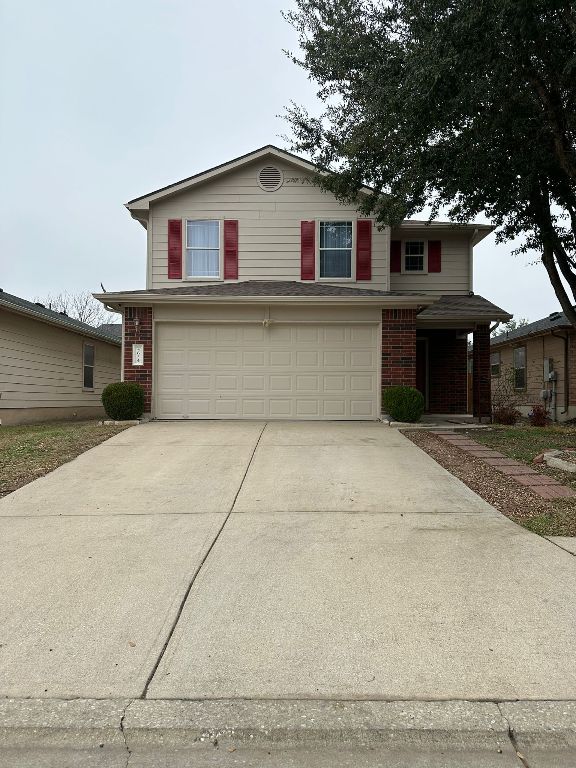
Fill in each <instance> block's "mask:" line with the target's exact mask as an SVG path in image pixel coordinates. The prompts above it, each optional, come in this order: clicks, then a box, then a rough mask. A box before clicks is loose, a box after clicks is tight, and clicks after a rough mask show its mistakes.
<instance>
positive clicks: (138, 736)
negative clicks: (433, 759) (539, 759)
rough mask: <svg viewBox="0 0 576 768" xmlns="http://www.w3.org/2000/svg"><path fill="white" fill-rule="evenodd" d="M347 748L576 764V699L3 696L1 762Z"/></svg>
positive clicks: (120, 760)
mask: <svg viewBox="0 0 576 768" xmlns="http://www.w3.org/2000/svg"><path fill="white" fill-rule="evenodd" d="M339 749H340V750H343V752H345V753H346V754H347V755H348V756H350V755H351V756H352V757H350V759H351V760H352V762H351V763H350V764H351V765H353V764H354V759H353V757H354V755H355V754H358V756H359V758H360V756H362V755H364V756H366V755H367V754H369V753H370V751H374V750H376V751H382V750H384V751H386V750H389V751H390V752H391V753H394V754H405V753H406V752H407V751H409V752H410V754H414V755H418V754H420V755H424V754H426V755H434V754H437V755H438V756H440V755H442V754H445V753H446V752H449V753H450V754H452V755H456V756H457V755H461V758H460V759H461V760H462V761H463V762H462V763H461V764H462V765H464V762H465V761H464V757H465V756H466V760H468V759H470V755H471V754H476V755H478V756H480V755H482V756H484V755H491V756H492V757H491V758H490V762H481V761H480V762H478V763H471V764H474V765H476V764H477V765H492V764H493V763H492V759H493V758H496V757H497V756H499V757H500V760H507V762H504V763H502V765H512V764H514V765H516V760H517V752H516V750H518V751H520V750H521V751H522V753H523V755H524V757H526V759H527V761H528V764H530V763H529V756H530V754H531V750H536V752H538V753H541V752H543V753H545V752H546V751H554V753H555V754H557V755H560V756H561V759H562V760H565V764H566V765H567V766H568V765H572V764H576V759H575V758H574V755H576V702H574V701H571V702H502V703H492V702H471V701H432V702H418V701H395V702H382V701H281V700H277V701H244V700H226V701H224V700H220V701H177V700H174V701H171V700H141V699H136V700H129V699H115V700H81V699H76V700H71V701H64V700H54V699H40V700H38V699H25V700H23V699H5V700H3V701H0V764H4V763H2V759H6V758H7V757H9V758H10V765H14V766H19V765H22V766H25V765H31V764H32V763H30V762H29V760H30V759H31V756H35V757H38V756H40V757H41V760H40V762H39V763H38V765H42V766H44V765H46V766H52V765H56V764H59V765H64V764H65V765H66V766H76V765H78V766H85V765H92V761H95V762H94V764H95V765H96V764H98V765H99V766H101V765H106V766H112V767H113V768H114V767H115V766H117V765H118V766H124V765H126V764H127V762H128V758H130V759H129V764H130V766H133V765H134V766H136V765H138V764H141V765H145V764H146V765H148V763H147V762H146V760H145V757H146V755H148V756H149V757H150V756H152V755H154V754H155V755H156V757H157V758H159V756H160V755H164V754H173V755H185V756H186V755H187V757H184V758H183V759H185V760H189V757H190V750H193V751H194V753H195V754H197V755H198V756H200V755H202V754H204V753H206V754H208V753H210V754H211V755H212V756H213V757H214V763H212V762H211V761H212V758H210V760H209V764H210V765H212V764H214V765H216V754H215V753H216V752H219V754H220V755H221V759H222V760H224V757H226V756H227V757H226V760H229V757H230V754H231V753H236V758H238V759H240V758H241V756H242V755H243V754H245V753H246V754H248V753H249V754H253V753H254V752H258V751H260V750H262V754H264V755H270V754H272V755H274V754H278V753H280V752H281V751H288V752H292V754H294V755H296V754H298V755H300V756H302V755H306V754H309V755H312V754H315V755H320V754H323V753H324V752H332V750H339ZM374 754H376V753H374ZM380 754H381V752H380ZM3 756H4V757H3ZM138 756H142V760H143V762H142V763H139V762H138V760H137V758H138ZM64 758H65V760H64ZM53 759H57V763H54V762H53ZM154 759H156V758H154ZM219 759H220V758H219ZM299 759H301V758H299ZM559 759H560V758H559ZM511 761H513V762H511ZM162 764H163V765H165V766H168V765H171V763H167V762H165V761H163V762H162ZM176 764H178V765H180V763H176V762H175V763H174V765H176ZM183 764H185V765H188V763H187V762H184V763H183ZM203 764H204V763H203ZM206 764H207V765H208V762H207V763H206ZM219 764H220V763H218V765H219ZM226 764H228V763H226ZM250 764H252V763H250ZM255 764H259V763H255ZM262 764H265V763H262ZM270 764H271V763H270ZM312 764H314V765H316V764H318V765H320V763H310V765H312ZM368 764H369V765H372V763H366V765H368ZM378 764H380V763H378ZM414 764H416V763H414ZM428 764H430V765H432V763H426V765H428ZM442 764H443V765H444V763H442ZM455 764H457V765H458V764H459V763H458V761H457V762H456V763H455ZM465 764H466V765H468V762H466V763H465ZM498 764H500V763H498ZM559 764H560V763H559ZM561 764H562V765H564V762H562V763H561ZM34 765H36V762H34ZM346 765H348V763H346ZM390 765H393V763H391V764H390ZM394 765H395V763H394ZM434 765H435V763H434ZM446 765H448V763H446ZM450 765H452V763H450Z"/></svg>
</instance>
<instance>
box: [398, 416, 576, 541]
mask: <svg viewBox="0 0 576 768" xmlns="http://www.w3.org/2000/svg"><path fill="white" fill-rule="evenodd" d="M404 434H405V435H406V436H407V437H409V438H410V440H412V442H414V443H416V445H419V446H420V447H421V448H422V449H423V450H425V451H426V452H427V453H429V454H430V455H431V456H432V457H433V458H434V459H435V460H436V461H437V462H438V463H439V464H441V465H442V466H443V467H444V468H445V469H447V470H448V471H449V472H451V473H452V474H453V475H455V476H456V477H458V478H459V479H460V480H462V482H464V483H466V485H467V486H468V487H469V488H471V489H472V490H473V491H475V492H476V493H477V494H478V495H479V496H482V498H483V499H486V501H487V502H488V503H489V504H492V505H493V506H494V507H496V509H499V510H500V512H502V514H504V515H506V516H507V517H509V518H510V519H511V520H514V522H516V523H518V524H519V525H523V526H524V527H525V528H528V529H529V530H531V531H533V532H534V533H538V534H540V535H541V536H576V498H572V499H567V498H564V499H555V500H547V499H543V498H541V497H539V496H536V495H535V494H534V493H532V492H531V491H530V490H529V489H528V488H526V487H524V486H521V485H519V484H518V483H517V482H516V481H515V480H513V479H512V478H511V477H507V476H505V475H504V474H502V473H501V472H497V471H495V469H494V467H492V466H490V465H489V464H487V463H486V462H484V461H482V460H481V459H480V458H476V457H474V456H472V455H471V454H469V453H465V452H464V451H462V450H461V449H460V448H458V447H457V446H455V445H452V444H450V443H448V442H447V441H446V440H443V439H442V438H440V437H439V436H438V435H435V434H433V433H431V432H428V431H426V430H412V431H405V432H404ZM458 434H459V435H462V434H466V435H467V436H468V437H470V439H472V440H475V441H476V442H477V443H481V444H482V445H485V446H487V447H490V448H493V449H494V450H496V451H499V452H500V453H503V454H504V455H505V456H509V457H510V458H513V459H516V460H517V461H521V462H523V463H525V464H526V465H527V466H529V467H531V468H532V469H535V470H536V471H538V472H544V473H546V474H549V475H551V476H552V477H554V478H555V479H556V480H558V482H560V483H562V484H563V485H566V486H570V487H572V488H574V489H575V490H576V475H573V474H571V473H569V472H564V471H562V470H558V469H550V468H549V467H547V466H546V465H543V464H533V463H532V462H533V459H534V457H535V456H537V455H538V454H540V453H543V452H544V451H545V450H546V449H549V448H550V449H552V448H572V447H574V448H576V429H575V428H573V427H556V426H554V427H545V428H540V427H527V426H518V427H500V426H494V427H490V428H489V429H468V430H458Z"/></svg>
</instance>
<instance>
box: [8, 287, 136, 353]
mask: <svg viewBox="0 0 576 768" xmlns="http://www.w3.org/2000/svg"><path fill="white" fill-rule="evenodd" d="M2 308H5V309H8V310H10V309H12V310H14V311H16V312H21V313H23V314H26V315H29V316H30V317H35V318H36V319H38V320H44V321H46V322H49V323H52V324H55V325H60V326H62V327H63V328H66V329H67V330H69V331H76V332H77V333H81V334H83V335H84V336H92V337H93V338H97V339H102V341H108V342H110V343H112V344H120V336H118V335H116V334H111V333H109V332H107V331H106V330H102V329H101V328H94V326H92V325H88V324H87V323H83V322H81V321H80V320H76V319H75V318H73V317H69V316H68V315H65V314H63V313H61V312H55V311H54V310H53V309H48V307H45V306H44V305H43V304H36V303H34V302H33V301H27V300H26V299H21V298H20V297H19V296H14V295H13V294H11V293H6V292H5V291H3V290H2V289H0V309H2ZM120 327H121V326H120Z"/></svg>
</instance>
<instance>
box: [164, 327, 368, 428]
mask: <svg viewBox="0 0 576 768" xmlns="http://www.w3.org/2000/svg"><path fill="white" fill-rule="evenodd" d="M156 334H157V335H156V338H157V349H158V356H157V366H158V370H157V372H156V382H157V383H156V386H157V392H156V415H157V416H158V417H159V418H199V419H202V418H204V419H209V418H258V419H260V418H279V419H280V418H283V419H374V418H377V417H378V413H377V402H378V367H377V360H378V356H377V349H378V346H377V339H378V336H377V328H376V326H374V327H372V326H350V325H346V324H342V325H335V324H331V325H321V324H318V325H302V326H298V325H292V326H291V325H282V326H280V325H271V326H269V327H268V328H265V327H263V326H249V325H238V326H230V325H228V324H226V325H218V324H214V325H209V324H198V325H194V324H192V323H191V324H188V325H185V324H171V323H158V325H157V329H156ZM360 342H362V343H360Z"/></svg>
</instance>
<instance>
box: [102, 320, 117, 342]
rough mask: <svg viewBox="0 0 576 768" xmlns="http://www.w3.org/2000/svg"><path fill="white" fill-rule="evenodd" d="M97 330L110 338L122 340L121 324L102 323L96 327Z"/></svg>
mask: <svg viewBox="0 0 576 768" xmlns="http://www.w3.org/2000/svg"><path fill="white" fill-rule="evenodd" d="M98 330H99V331H102V333H107V334H109V335H110V336H115V337H116V338H117V339H121V338H122V323H102V325H99V326H98Z"/></svg>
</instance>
